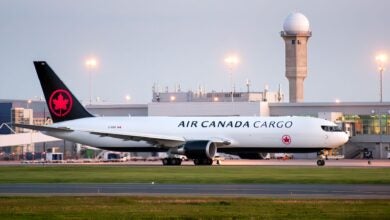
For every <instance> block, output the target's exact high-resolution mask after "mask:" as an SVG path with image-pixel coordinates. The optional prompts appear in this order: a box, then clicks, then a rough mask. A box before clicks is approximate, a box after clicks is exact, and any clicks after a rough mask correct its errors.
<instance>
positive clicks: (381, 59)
mask: <svg viewBox="0 0 390 220" xmlns="http://www.w3.org/2000/svg"><path fill="white" fill-rule="evenodd" d="M375 59H376V61H377V63H378V70H379V84H380V85H379V90H380V91H379V96H380V98H379V102H381V103H382V102H383V71H384V70H385V64H386V62H387V55H386V54H379V55H377V56H376V57H375Z"/></svg>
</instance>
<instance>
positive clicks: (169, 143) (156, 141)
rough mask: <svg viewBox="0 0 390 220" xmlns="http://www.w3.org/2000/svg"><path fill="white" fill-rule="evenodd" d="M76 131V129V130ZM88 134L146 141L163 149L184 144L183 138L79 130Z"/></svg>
mask: <svg viewBox="0 0 390 220" xmlns="http://www.w3.org/2000/svg"><path fill="white" fill-rule="evenodd" d="M77 130H78V129H77ZM79 131H85V132H89V133H90V134H94V135H98V136H100V137H111V138H118V139H122V140H124V141H146V142H148V143H150V144H153V145H162V146H165V147H177V146H180V145H183V144H184V143H185V142H186V139H184V137H179V136H170V135H161V134H147V133H139V132H118V131H115V132H113V131H97V130H79Z"/></svg>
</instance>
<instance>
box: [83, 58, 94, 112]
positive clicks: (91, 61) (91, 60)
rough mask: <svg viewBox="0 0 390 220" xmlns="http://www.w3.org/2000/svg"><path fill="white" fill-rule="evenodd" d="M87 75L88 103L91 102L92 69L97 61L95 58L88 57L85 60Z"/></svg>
mask: <svg viewBox="0 0 390 220" xmlns="http://www.w3.org/2000/svg"><path fill="white" fill-rule="evenodd" d="M85 65H86V66H87V70H88V75H89V105H91V104H92V70H93V69H95V68H96V66H97V61H96V59H95V58H89V59H87V61H85Z"/></svg>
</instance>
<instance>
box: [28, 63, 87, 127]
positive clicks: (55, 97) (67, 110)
mask: <svg viewBox="0 0 390 220" xmlns="http://www.w3.org/2000/svg"><path fill="white" fill-rule="evenodd" d="M34 66H35V69H36V71H37V74H38V78H39V81H40V82H41V87H42V90H43V93H44V94H45V99H46V103H47V106H48V108H49V111H50V115H51V118H52V119H53V122H61V121H68V120H73V119H79V118H86V117H93V115H91V114H90V113H89V112H88V111H87V110H86V109H85V108H84V107H83V106H82V105H81V104H80V102H79V101H78V100H77V99H76V97H74V95H73V94H72V92H71V91H70V90H69V89H68V88H67V87H66V85H65V84H64V83H63V82H62V81H61V79H60V78H58V76H57V75H56V74H55V73H54V71H53V70H52V69H51V68H50V66H49V65H48V64H47V63H46V62H45V61H34Z"/></svg>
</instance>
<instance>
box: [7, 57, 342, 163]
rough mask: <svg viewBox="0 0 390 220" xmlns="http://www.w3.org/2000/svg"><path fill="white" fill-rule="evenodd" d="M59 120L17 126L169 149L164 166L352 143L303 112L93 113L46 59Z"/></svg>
mask: <svg viewBox="0 0 390 220" xmlns="http://www.w3.org/2000/svg"><path fill="white" fill-rule="evenodd" d="M34 66H35V69H36V72H37V75H38V78H39V81H40V84H41V87H42V90H43V93H44V95H45V99H46V103H47V105H48V109H49V111H50V114H51V117H52V120H53V122H54V123H53V124H51V125H45V126H38V125H28V124H14V126H16V127H22V128H27V129H32V130H38V131H41V132H42V133H44V134H46V135H49V136H53V137H56V138H59V139H64V140H68V141H72V142H75V143H81V144H84V145H89V146H94V147H96V148H99V149H104V150H110V151H120V152H167V155H168V156H167V157H166V158H164V159H162V163H163V165H181V163H182V160H181V159H180V157H178V155H185V156H186V157H187V158H188V159H191V160H193V162H194V164H195V165H212V164H213V158H214V156H215V155H216V153H217V151H218V152H221V153H227V154H235V155H247V156H248V155H249V156H251V155H252V156H253V155H259V153H264V152H267V153H271V152H275V153H277V152H280V153H303V152H317V153H318V155H319V156H318V160H317V165H318V166H323V165H325V160H324V151H326V150H329V149H332V148H336V147H339V146H341V145H343V144H345V143H346V142H347V141H348V135H347V133H346V132H344V131H342V130H341V129H340V128H339V127H338V126H337V125H336V124H335V123H333V122H330V121H327V120H324V119H319V118H314V117H303V116H278V117H241V116H229V117H153V116H149V117H130V116H129V117H96V116H94V115H92V114H91V113H89V112H88V111H87V110H86V109H85V108H84V106H83V105H82V104H81V103H80V102H79V101H78V100H77V99H76V97H75V96H74V95H73V93H72V92H71V91H70V90H69V89H68V87H66V85H65V84H64V83H63V82H62V80H61V79H60V78H59V77H58V76H57V75H56V73H55V72H54V71H53V70H52V69H51V68H50V66H49V65H48V64H47V62H45V61H34Z"/></svg>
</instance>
